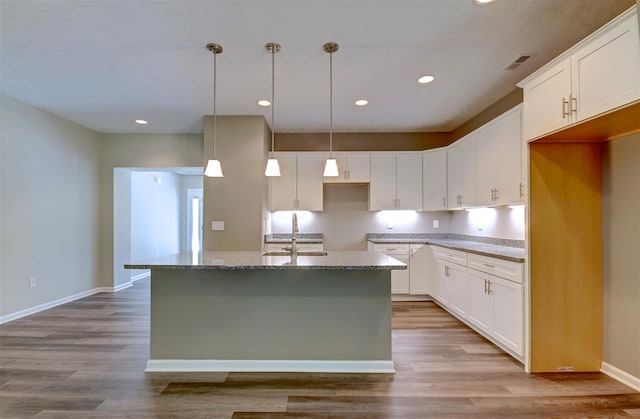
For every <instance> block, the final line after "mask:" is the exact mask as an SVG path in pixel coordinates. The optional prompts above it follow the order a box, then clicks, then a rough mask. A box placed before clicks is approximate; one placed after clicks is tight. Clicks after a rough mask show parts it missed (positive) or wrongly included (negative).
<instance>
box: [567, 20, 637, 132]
mask: <svg viewBox="0 0 640 419" xmlns="http://www.w3.org/2000/svg"><path fill="white" fill-rule="evenodd" d="M639 44H640V41H639V39H638V19H636V17H635V16H632V17H629V18H628V19H626V20H625V21H624V22H622V23H621V24H620V25H619V26H617V27H615V28H612V29H611V30H610V31H608V32H606V33H604V34H603V35H602V36H600V37H598V38H597V39H595V40H593V41H592V42H590V43H589V44H587V45H585V46H584V47H582V48H580V49H579V50H578V51H577V52H576V53H575V54H573V55H572V56H571V70H572V75H573V77H572V78H571V91H572V94H573V97H572V99H573V100H574V102H575V103H574V104H573V105H572V112H575V114H574V117H575V118H576V120H577V121H580V120H583V119H586V118H590V117H592V116H594V115H597V114H599V113H602V112H605V111H608V110H609V109H614V108H616V107H618V106H620V105H624V104H625V103H629V102H631V101H633V100H636V99H638V98H639V97H640V83H639V82H640V76H639V74H640V65H639V61H638V57H639V52H640V47H639Z"/></svg>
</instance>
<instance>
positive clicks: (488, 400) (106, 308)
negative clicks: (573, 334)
mask: <svg viewBox="0 0 640 419" xmlns="http://www.w3.org/2000/svg"><path fill="white" fill-rule="evenodd" d="M393 316H394V317H393V325H394V330H393V353H394V355H393V358H394V361H395V364H396V369H397V373H396V374H395V375H384V374H292V373H288V374H271V373H269V374H267V373H261V374H254V373H231V374H229V373H202V374H184V373H180V374H145V373H143V370H144V367H145V363H146V361H147V356H148V352H149V282H148V280H141V281H138V282H137V283H136V284H135V285H134V286H133V287H131V288H129V289H126V290H124V291H121V292H119V293H116V294H98V295H95V296H91V297H88V298H85V299H82V300H78V301H75V302H73V303H69V304H65V305H63V306H60V307H56V308H53V309H50V310H47V311H43V312H41V313H38V314H35V315H32V316H29V317H26V318H23V319H20V320H16V321H13V322H10V323H7V324H4V325H2V326H0V368H1V370H0V417H2V418H23V417H24V418H26V417H37V418H95V417H98V418H123V417H130V418H278V417H283V418H302V417H305V418H307V417H315V418H320V417H332V418H339V417H347V418H440V417H444V418H453V417H455V418H459V417H469V418H543V417H544V418H568V417H571V418H583V417H584V418H586V417H589V418H600V417H602V418H604V417H608V418H610V417H629V416H640V393H636V392H634V391H633V390H632V389H630V388H628V387H626V386H624V385H622V384H620V383H618V382H617V381H615V380H613V379H611V378H609V377H607V376H605V375H603V374H599V373H588V374H584V373H583V374H571V373H565V374H539V375H529V374H526V373H524V372H523V369H522V366H521V365H520V364H519V363H518V362H516V361H514V360H513V359H512V358H511V357H509V356H507V355H506V354H504V353H503V352H502V351H500V350H498V349H497V348H496V347H494V346H493V345H492V344H490V343H489V342H487V341H486V340H485V339H483V338H482V337H481V336H479V335H478V334H476V333H475V332H473V331H472V330H470V329H469V328H467V327H466V326H464V325H463V324H462V323H460V322H459V321H457V320H456V319H455V318H453V317H452V316H450V315H449V314H448V313H446V312H445V311H443V310H442V309H441V308H439V307H438V306H437V305H435V304H433V303H394V306H393Z"/></svg>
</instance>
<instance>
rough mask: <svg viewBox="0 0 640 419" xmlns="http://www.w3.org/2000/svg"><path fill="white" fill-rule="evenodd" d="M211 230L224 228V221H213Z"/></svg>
mask: <svg viewBox="0 0 640 419" xmlns="http://www.w3.org/2000/svg"><path fill="white" fill-rule="evenodd" d="M211 230H213V231H221V230H224V221H211Z"/></svg>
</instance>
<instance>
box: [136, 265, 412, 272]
mask: <svg viewBox="0 0 640 419" xmlns="http://www.w3.org/2000/svg"><path fill="white" fill-rule="evenodd" d="M124 268H125V269H163V270H192V271H193V270H217V271H282V270H310V271H311V270H313V271H391V270H406V269H407V265H389V266H371V265H366V266H364V265H363V266H358V265H352V266H334V265H277V266H266V265H233V266H229V265H206V266H203V265H146V264H125V265H124Z"/></svg>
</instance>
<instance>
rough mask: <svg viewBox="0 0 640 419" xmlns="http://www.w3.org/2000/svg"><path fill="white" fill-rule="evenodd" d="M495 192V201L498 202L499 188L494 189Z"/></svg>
mask: <svg viewBox="0 0 640 419" xmlns="http://www.w3.org/2000/svg"><path fill="white" fill-rule="evenodd" d="M494 191H495V199H494V200H495V201H497V200H498V188H496V189H494Z"/></svg>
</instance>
